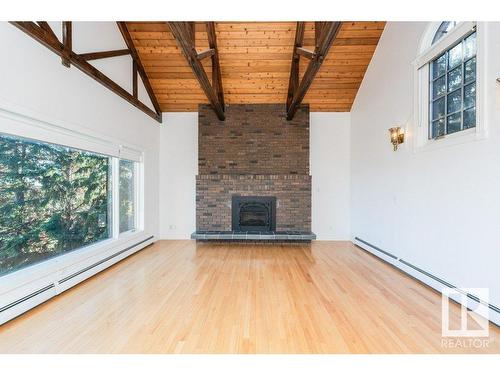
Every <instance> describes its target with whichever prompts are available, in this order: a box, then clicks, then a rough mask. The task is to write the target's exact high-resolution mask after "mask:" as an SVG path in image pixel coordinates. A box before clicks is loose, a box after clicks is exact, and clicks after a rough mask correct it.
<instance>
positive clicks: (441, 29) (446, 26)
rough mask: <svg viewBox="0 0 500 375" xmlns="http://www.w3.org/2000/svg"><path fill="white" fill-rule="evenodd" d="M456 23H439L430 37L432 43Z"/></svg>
mask: <svg viewBox="0 0 500 375" xmlns="http://www.w3.org/2000/svg"><path fill="white" fill-rule="evenodd" d="M456 25H457V22H456V21H444V22H442V23H441V25H439V28H438V30H437V31H436V34H434V38H433V39H432V44H434V43H436V42H437V41H438V40H439V39H441V38H442V37H444V36H445V35H446V34H447V33H448V32H449V31H450V30H451V29H453V28H454V27H455V26H456Z"/></svg>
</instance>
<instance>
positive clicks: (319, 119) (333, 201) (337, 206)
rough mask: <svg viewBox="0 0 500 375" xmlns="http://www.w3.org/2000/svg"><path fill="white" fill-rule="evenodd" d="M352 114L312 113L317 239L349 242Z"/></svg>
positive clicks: (313, 190)
mask: <svg viewBox="0 0 500 375" xmlns="http://www.w3.org/2000/svg"><path fill="white" fill-rule="evenodd" d="M350 125H351V117H350V113H326V112H325V113H311V116H310V155H311V159H310V163H311V175H312V231H313V232H314V233H316V236H317V239H318V240H349V239H350V237H351V231H350V181H351V177H350V174H351V171H350V133H351V126H350Z"/></svg>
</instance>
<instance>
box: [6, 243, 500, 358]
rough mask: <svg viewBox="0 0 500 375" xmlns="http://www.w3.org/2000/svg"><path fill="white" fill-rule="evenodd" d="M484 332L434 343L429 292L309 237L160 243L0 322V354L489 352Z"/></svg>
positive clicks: (494, 343) (437, 319) (494, 333)
mask: <svg viewBox="0 0 500 375" xmlns="http://www.w3.org/2000/svg"><path fill="white" fill-rule="evenodd" d="M452 313H453V315H454V318H457V317H458V314H459V308H458V306H456V305H453V306H452ZM489 340H490V341H489V342H488V348H483V349H474V348H458V349H447V348H442V347H441V297H440V295H439V294H438V293H436V292H434V291H433V290H431V289H429V288H427V287H425V286H424V285H422V284H420V283H418V282H417V281H415V280H413V279H411V278H410V277H408V276H405V275H404V274H402V273H400V272H399V271H397V270H395V269H394V268H392V267H391V266H389V265H387V264H385V263H383V262H382V261H380V260H379V259H377V258H375V257H373V256H371V255H369V254H367V253H365V252H364V251H363V250H361V249H359V248H357V247H355V246H354V245H352V244H351V243H349V242H319V241H318V242H313V243H312V244H310V245H309V244H308V245H249V244H244V245H237V244H208V243H199V244H197V243H196V242H194V241H160V242H158V243H156V244H154V245H152V246H150V247H148V248H147V249H145V250H143V251H142V252H140V253H138V254H136V255H134V256H132V257H129V258H128V259H126V260H124V261H122V262H121V263H118V264H117V265H115V266H113V267H112V268H110V269H108V270H106V271H104V272H102V273H100V274H98V275H96V276H95V277H93V278H91V279H89V280H87V281H86V282H84V283H83V284H80V285H79V286H77V287H75V288H73V289H71V290H69V291H67V292H65V293H64V294H62V295H60V296H58V297H56V298H54V299H52V300H51V301H48V302H46V303H45V304H43V305H41V306H39V307H37V308H35V309H33V310H31V311H30V312H28V313H26V314H24V315H23V316H21V317H19V318H17V319H15V320H13V321H11V322H9V323H7V324H5V325H3V326H1V327H0V353H437V352H457V353H458V352H478V353H499V352H500V332H499V329H498V327H495V326H493V325H490V339H489Z"/></svg>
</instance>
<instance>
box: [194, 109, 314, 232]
mask: <svg viewBox="0 0 500 375" xmlns="http://www.w3.org/2000/svg"><path fill="white" fill-rule="evenodd" d="M198 113H199V119H198V173H199V174H198V176H196V232H195V233H193V235H192V238H193V239H197V240H237V241H238V240H252V241H254V240H261V241H265V240H267V241H310V240H312V239H314V238H315V235H314V234H313V233H311V176H310V175H309V107H308V106H302V107H301V108H300V110H299V111H297V114H296V115H295V118H294V119H293V120H292V121H287V120H286V118H285V113H284V106H283V105H281V104H251V105H230V106H228V107H227V109H226V120H225V121H219V120H218V119H217V117H216V116H215V114H214V112H213V111H212V109H211V108H210V107H209V106H207V105H200V107H199V111H198ZM237 196H240V197H261V198H262V197H273V199H276V204H275V206H276V207H275V212H274V211H273V228H275V230H273V231H271V230H268V231H235V230H234V229H235V228H233V224H234V220H233V221H232V219H234V217H233V213H232V202H233V201H234V197H237ZM251 228H254V227H253V226H252V227H251ZM259 228H261V227H259Z"/></svg>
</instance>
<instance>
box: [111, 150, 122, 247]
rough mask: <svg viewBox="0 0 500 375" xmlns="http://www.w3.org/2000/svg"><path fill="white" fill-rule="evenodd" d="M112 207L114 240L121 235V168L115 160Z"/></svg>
mask: <svg viewBox="0 0 500 375" xmlns="http://www.w3.org/2000/svg"><path fill="white" fill-rule="evenodd" d="M112 178H113V183H112V187H113V190H112V199H111V201H112V206H113V216H112V222H113V227H112V231H113V232H112V233H113V238H118V236H119V235H120V167H119V159H118V158H113V162H112Z"/></svg>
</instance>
